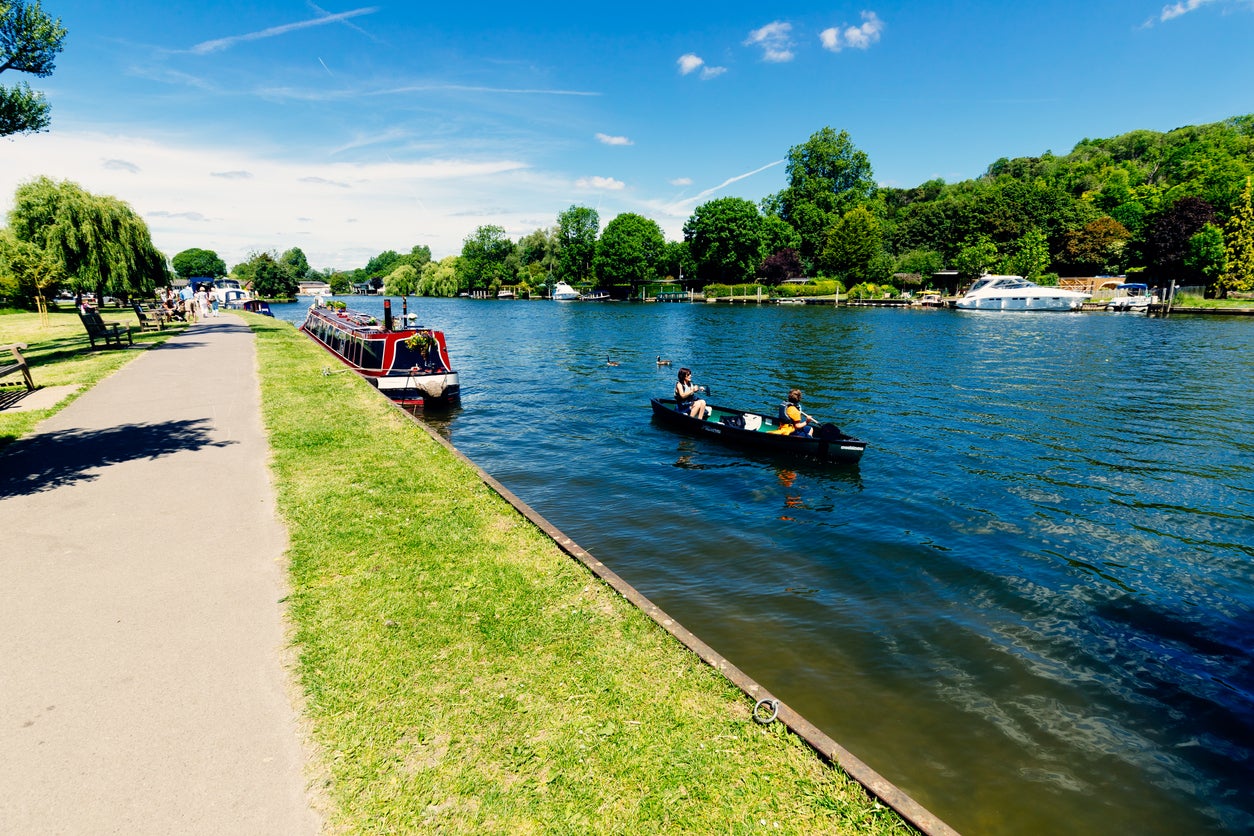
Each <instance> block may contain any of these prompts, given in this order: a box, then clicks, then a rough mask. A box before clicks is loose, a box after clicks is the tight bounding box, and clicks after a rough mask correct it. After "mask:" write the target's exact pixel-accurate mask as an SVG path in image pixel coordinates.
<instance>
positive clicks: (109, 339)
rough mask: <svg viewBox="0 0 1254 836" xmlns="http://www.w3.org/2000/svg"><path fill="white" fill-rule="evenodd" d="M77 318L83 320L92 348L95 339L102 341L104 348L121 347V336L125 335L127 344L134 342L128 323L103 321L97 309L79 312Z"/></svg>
mask: <svg viewBox="0 0 1254 836" xmlns="http://www.w3.org/2000/svg"><path fill="white" fill-rule="evenodd" d="M78 318H79V319H81V320H82V321H83V327H84V328H86V329H87V338H88V339H89V340H91V347H92V348H95V347H96V340H102V341H104V344H105V348H108V347H109V346H114V347H116V348H121V347H122V338H123V337H126V343H127V345H134V344H135V343H134V341H133V340H132V339H131V328H130V326H129V325H123V324H122V323H120V322H105V321H104V320H103V319H101V318H100V314H99V312H97V311H89V312H87V313H83V312H80V313H79V315H78Z"/></svg>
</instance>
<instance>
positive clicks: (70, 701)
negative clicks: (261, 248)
mask: <svg viewBox="0 0 1254 836" xmlns="http://www.w3.org/2000/svg"><path fill="white" fill-rule="evenodd" d="M258 397H259V395H258V384H257V375H256V353H255V348H254V341H253V337H252V335H251V333H250V332H249V331H248V329H247V327H246V326H245V325H244V324H243V323H242V322H241V321H240V320H239V319H238V318H237V317H234V316H223V317H220V318H217V319H209V320H208V321H207V322H204V323H202V324H199V325H196V326H193V327H192V328H190V329H188V331H187V332H185V333H184V334H181V335H179V336H177V337H174V338H172V339H170V340H169V341H168V342H166V343H165V344H164V345H163V346H161V347H159V348H156V349H151V350H148V351H146V352H144V355H143V356H141V357H137V358H136V359H135V360H134V361H133V362H131V363H129V364H128V365H127V366H126V367H125V368H123V369H122V370H120V371H119V372H117V373H116V374H114V375H113V376H112V377H110V378H108V379H107V380H105V381H103V382H101V383H100V384H98V385H97V386H96V387H95V388H93V389H92V390H91V391H89V392H87V393H85V394H84V395H83V396H82V397H81V398H79V399H78V400H77V401H75V402H74V403H72V404H70V406H68V407H67V408H66V409H64V410H62V411H61V412H60V413H58V414H57V415H55V416H53V417H52V418H51V419H49V420H48V421H46V422H44V423H43V424H41V425H40V426H39V428H38V430H37V432H36V433H35V434H34V435H33V436H31V437H29V438H26V439H23V440H22V441H20V442H17V443H15V444H13V445H11V446H10V447H9V448H8V449H7V450H6V451H3V452H0V834H10V833H13V834H44V833H73V834H78V833H92V834H95V833H124V834H148V833H151V834H183V833H230V834H285V836H286V834H302V833H316V832H318V829H319V826H320V822H319V819H318V817H317V815H316V814H315V813H314V812H313V811H312V809H311V806H310V803H309V799H308V796H307V794H306V791H305V787H306V777H305V773H304V771H303V770H304V766H305V753H304V751H303V749H302V746H301V743H300V740H301V738H300V731H299V729H298V726H297V722H298V721H297V717H296V712H295V711H294V710H293V708H292V703H291V701H290V699H289V697H290V694H291V690H290V689H291V688H292V687H293V686H292V685H291V684H290V680H289V677H288V676H287V674H286V673H285V671H284V668H283V660H282V652H283V647H284V645H285V639H284V632H283V631H284V623H283V620H282V614H281V609H282V604H281V603H280V599H281V598H282V597H283V595H284V594H285V588H284V584H285V577H284V573H283V564H282V555H283V551H284V548H285V545H286V541H285V532H284V530H283V528H282V526H281V525H280V524H279V523H278V521H277V520H276V518H275V512H274V497H273V489H272V487H271V485H270V481H269V475H268V472H267V470H266V457H267V455H268V448H267V445H266V441H265V437H264V435H263V431H262V426H261V419H260V409H259V403H258Z"/></svg>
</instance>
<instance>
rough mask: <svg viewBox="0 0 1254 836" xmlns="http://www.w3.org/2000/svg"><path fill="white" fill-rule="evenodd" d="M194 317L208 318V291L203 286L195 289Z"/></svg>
mask: <svg viewBox="0 0 1254 836" xmlns="http://www.w3.org/2000/svg"><path fill="white" fill-rule="evenodd" d="M196 316H198V317H200V318H201V319H204V318H206V317H207V316H209V291H207V290H205V286H204V285H203V284H202V285H200V287H198V288H197V289H196Z"/></svg>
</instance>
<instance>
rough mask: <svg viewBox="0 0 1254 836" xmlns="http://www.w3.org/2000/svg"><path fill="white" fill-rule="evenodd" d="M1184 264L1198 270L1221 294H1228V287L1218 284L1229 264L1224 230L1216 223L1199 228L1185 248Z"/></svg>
mask: <svg viewBox="0 0 1254 836" xmlns="http://www.w3.org/2000/svg"><path fill="white" fill-rule="evenodd" d="M1184 266H1185V267H1188V268H1189V269H1190V270H1194V271H1196V272H1197V274H1198V275H1200V276H1202V278H1203V279H1204V280H1205V282H1206V284H1207V285H1214V286H1215V290H1216V292H1218V293H1219V295H1220V296H1224V295H1226V293H1227V290H1226V288H1225V287H1223V286H1220V285H1219V284H1218V280H1219V279H1220V277H1221V276H1223V275H1224V272H1225V271H1226V268H1227V266H1228V258H1227V253H1226V252H1225V251H1224V233H1223V230H1221V229H1220V228H1219V227H1217V226H1215V225H1214V224H1206V225H1205V226H1203V227H1202V228H1201V229H1200V230H1198V231H1197V233H1196V234H1195V235H1194V236H1193V237H1192V238H1190V239H1189V245H1188V247H1187V248H1186V249H1185V253H1184Z"/></svg>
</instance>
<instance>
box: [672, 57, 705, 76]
mask: <svg viewBox="0 0 1254 836" xmlns="http://www.w3.org/2000/svg"><path fill="white" fill-rule="evenodd" d="M676 63H678V64H679V74H680V75H688V74H689V73H691V72H692V71H693V70H696V69H698V68H699V67H700V66H701V65H702V64H704V63H705V59H704V58H701V57H699V56H696V55H693V54H692V53H691V52H689V53H686V54H684V55H681V56H679V60H678V61H677V62H676Z"/></svg>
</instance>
